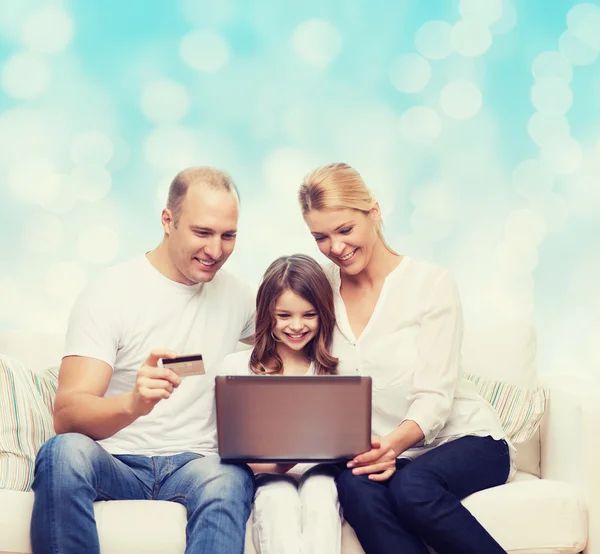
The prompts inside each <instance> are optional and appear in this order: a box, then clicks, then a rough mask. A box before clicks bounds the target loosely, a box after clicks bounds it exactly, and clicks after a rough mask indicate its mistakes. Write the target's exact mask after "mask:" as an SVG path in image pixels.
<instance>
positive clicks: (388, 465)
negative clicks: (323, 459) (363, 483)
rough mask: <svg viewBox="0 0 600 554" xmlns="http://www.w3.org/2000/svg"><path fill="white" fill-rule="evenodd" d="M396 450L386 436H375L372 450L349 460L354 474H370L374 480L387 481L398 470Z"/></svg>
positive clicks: (348, 465)
mask: <svg viewBox="0 0 600 554" xmlns="http://www.w3.org/2000/svg"><path fill="white" fill-rule="evenodd" d="M396 456H397V454H396V452H395V451H394V449H393V448H392V445H391V443H390V442H389V440H388V439H387V438H385V437H373V438H372V439H371V450H369V451H367V452H363V453H362V454H359V455H358V456H356V457H355V458H354V459H353V460H351V461H349V462H348V464H347V467H349V468H352V474H353V475H369V479H371V480H372V481H386V480H387V479H389V478H390V477H391V476H392V475H393V474H394V472H395V471H396Z"/></svg>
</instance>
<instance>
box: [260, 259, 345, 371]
mask: <svg viewBox="0 0 600 554" xmlns="http://www.w3.org/2000/svg"><path fill="white" fill-rule="evenodd" d="M286 290H291V291H292V292H294V293H296V294H297V295H299V296H301V297H302V298H304V299H305V300H306V301H307V302H310V303H311V304H312V305H313V306H314V307H315V311H316V312H317V314H319V329H318V331H317V334H316V336H315V337H314V338H313V339H312V340H311V341H310V342H309V343H308V345H307V349H308V351H307V354H308V358H309V359H310V361H311V362H313V363H314V366H315V373H316V374H317V375H333V374H335V373H337V364H338V359H337V358H334V357H333V356H332V355H331V354H330V353H329V349H330V347H331V342H332V340H333V330H334V327H335V310H334V306H333V290H332V288H331V284H330V283H329V280H328V279H327V276H326V275H325V272H324V271H323V269H322V268H321V266H320V265H319V264H318V263H317V262H316V261H315V260H314V259H313V258H311V257H310V256H305V255H304V254H294V255H293V256H282V257H281V258H277V259H276V260H275V261H274V262H273V263H272V264H271V265H270V266H269V267H268V268H267V271H266V272H265V274H264V276H263V279H262V281H261V284H260V286H259V288H258V293H257V295H256V334H255V344H254V348H253V349H252V354H251V356H250V364H249V365H250V369H251V371H252V372H254V373H256V374H259V375H264V374H276V373H281V372H282V370H283V362H282V360H281V358H280V357H279V354H277V342H276V341H275V339H274V338H273V336H272V335H271V330H272V328H273V324H274V323H275V317H274V315H273V312H274V309H275V304H276V302H277V299H278V298H279V296H280V295H281V294H282V293H283V292H285V291H286Z"/></svg>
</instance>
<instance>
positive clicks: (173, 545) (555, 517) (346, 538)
mask: <svg viewBox="0 0 600 554" xmlns="http://www.w3.org/2000/svg"><path fill="white" fill-rule="evenodd" d="M463 503H464V505H465V506H466V507H467V508H468V509H469V510H470V511H471V512H472V513H473V514H474V515H475V517H477V519H478V520H479V521H481V522H482V523H483V524H484V525H485V526H486V528H487V529H488V530H489V532H490V533H491V534H492V535H493V536H494V537H495V538H496V540H498V541H499V542H500V543H501V544H502V546H503V547H504V548H505V549H506V550H507V551H508V552H515V553H517V552H518V553H520V554H554V553H576V552H579V551H580V550H581V549H582V548H583V546H584V544H585V539H586V532H587V530H586V509H585V503H584V501H583V499H582V498H580V497H579V496H578V495H576V494H573V490H572V488H571V487H570V486H569V485H567V484H565V483H562V482H560V481H551V480H544V479H537V478H536V477H533V476H532V475H529V474H526V473H518V474H517V477H516V478H515V480H514V481H512V482H511V483H509V484H507V485H504V486H502V487H496V488H493V489H489V490H487V491H481V492H478V493H476V494H473V495H471V496H469V497H468V498H466V499H465V500H464V501H463ZM32 506H33V493H31V492H27V493H19V492H13V491H0V552H3V551H4V552H18V553H27V554H29V553H30V552H31V547H30V543H29V521H30V518H31V509H32ZM95 512H96V521H97V522H98V531H99V535H100V547H101V549H102V554H119V553H122V552H128V553H131V554H135V553H138V552H139V553H140V554H141V553H142V552H143V553H147V554H171V553H172V554H182V553H183V551H184V550H185V525H186V515H185V509H184V508H183V507H182V506H181V505H179V504H174V503H171V502H157V501H131V500H129V501H118V502H97V503H96V505H95ZM532 515H533V517H532ZM155 522H160V525H156V524H155ZM247 531H248V532H247V540H246V554H255V550H254V547H253V546H252V540H251V538H250V524H249V525H248V529H247ZM343 554H363V550H362V549H361V548H360V545H359V544H358V541H357V539H356V535H355V534H354V531H353V530H352V529H351V528H350V526H349V525H348V524H345V525H344V530H343Z"/></svg>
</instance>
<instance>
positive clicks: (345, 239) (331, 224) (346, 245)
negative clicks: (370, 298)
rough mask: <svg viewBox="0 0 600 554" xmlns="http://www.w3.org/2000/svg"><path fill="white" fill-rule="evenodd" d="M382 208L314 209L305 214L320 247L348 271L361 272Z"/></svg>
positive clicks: (368, 254)
mask: <svg viewBox="0 0 600 554" xmlns="http://www.w3.org/2000/svg"><path fill="white" fill-rule="evenodd" d="M378 217H379V208H377V207H376V208H373V209H372V210H371V211H370V212H369V213H368V214H365V213H364V212H361V211H359V210H352V209H349V208H348V209H340V210H311V211H310V212H308V213H307V214H306V215H305V216H304V221H306V224H307V225H308V228H309V229H310V232H311V234H312V236H313V237H314V239H315V241H316V242H317V245H318V247H319V250H320V251H321V252H322V253H323V254H324V255H325V256H327V257H328V258H329V259H330V260H331V261H332V262H333V263H335V264H336V265H338V266H339V267H340V269H341V270H342V271H344V272H345V273H347V274H348V275H356V274H358V273H360V272H361V271H362V270H363V269H364V268H365V267H366V266H367V265H368V263H369V260H370V259H371V254H372V252H373V247H374V246H375V243H376V241H377V240H379V237H378V235H377V219H378Z"/></svg>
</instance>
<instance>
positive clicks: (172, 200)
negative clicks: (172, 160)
mask: <svg viewBox="0 0 600 554" xmlns="http://www.w3.org/2000/svg"><path fill="white" fill-rule="evenodd" d="M190 185H203V186H205V187H208V188H211V189H217V190H219V189H220V190H225V191H227V192H233V193H234V194H235V195H236V196H237V197H238V200H239V197H240V195H239V193H238V190H237V187H236V186H235V184H234V182H233V180H232V179H231V177H230V176H229V175H227V174H226V173H224V172H223V171H221V170H220V169H216V168H214V167H202V166H201V167H188V168H187V169H184V170H182V171H180V172H179V173H178V174H177V175H175V177H174V178H173V180H172V181H171V184H170V185H169V195H168V197H167V208H168V209H169V210H170V211H171V214H172V215H173V221H174V223H175V226H177V223H178V222H179V216H180V215H181V206H182V205H183V201H184V199H185V195H186V194H187V191H188V189H189V188H190Z"/></svg>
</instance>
